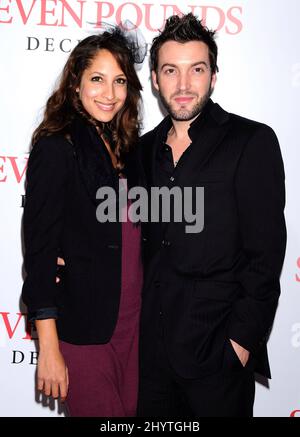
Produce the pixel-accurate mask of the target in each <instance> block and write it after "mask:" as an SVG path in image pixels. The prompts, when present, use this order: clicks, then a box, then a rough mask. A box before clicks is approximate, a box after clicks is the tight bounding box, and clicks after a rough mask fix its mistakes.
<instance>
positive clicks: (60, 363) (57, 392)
mask: <svg viewBox="0 0 300 437" xmlns="http://www.w3.org/2000/svg"><path fill="white" fill-rule="evenodd" d="M68 386H69V376H68V369H67V366H66V364H65V360H64V358H63V356H62V354H61V352H60V351H59V349H58V348H56V349H54V350H49V349H47V350H45V351H43V350H40V353H39V359H38V374H37V388H38V390H40V391H43V392H44V394H45V395H46V396H52V397H53V398H55V399H57V398H58V397H60V399H61V401H62V402H64V401H65V400H66V397H67V393H68Z"/></svg>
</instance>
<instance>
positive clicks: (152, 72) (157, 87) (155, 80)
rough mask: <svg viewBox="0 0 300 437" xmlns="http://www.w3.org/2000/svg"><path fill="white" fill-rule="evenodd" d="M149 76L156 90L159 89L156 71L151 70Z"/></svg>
mask: <svg viewBox="0 0 300 437" xmlns="http://www.w3.org/2000/svg"><path fill="white" fill-rule="evenodd" d="M151 77H152V83H153V86H154V88H155V89H156V90H157V91H159V85H158V82H157V74H156V71H154V70H152V71H151Z"/></svg>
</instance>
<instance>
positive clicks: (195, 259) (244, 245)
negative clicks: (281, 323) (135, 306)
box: [141, 101, 286, 378]
mask: <svg viewBox="0 0 300 437" xmlns="http://www.w3.org/2000/svg"><path fill="white" fill-rule="evenodd" d="M170 126H171V120H170V117H166V118H165V119H164V120H163V121H162V122H161V124H160V125H158V126H157V127H156V128H155V129H154V130H152V131H151V132H149V133H147V134H145V135H144V136H143V137H142V140H141V159H142V162H143V166H144V169H145V174H146V181H147V184H148V186H153V185H156V183H157V177H156V171H157V170H156V169H157V167H156V158H155V157H156V153H157V148H158V147H160V146H161V142H162V141H163V140H164V139H165V135H166V132H167V131H168V129H169V128H170ZM189 134H190V137H191V138H192V140H193V143H192V145H191V146H190V147H191V150H189V153H188V155H187V156H186V158H185V160H184V163H183V165H182V167H181V168H180V161H179V164H178V173H176V170H175V173H174V176H175V178H174V180H173V181H172V182H171V181H170V185H169V186H170V187H171V186H174V185H176V186H179V187H181V188H183V187H187V186H193V187H195V186H200V187H204V229H203V231H202V232H200V233H197V234H193V233H186V232H185V226H186V225H187V224H188V223H186V222H185V221H183V222H182V223H174V222H171V223H169V224H163V225H162V224H151V223H150V224H149V225H145V226H144V243H145V244H144V246H145V259H146V277H145V286H144V294H143V309H142V318H141V363H142V366H145V369H146V368H148V369H149V370H151V362H152V360H153V359H155V353H154V350H152V348H151V344H152V343H153V338H155V336H154V335H153V332H154V330H155V329H157V330H159V329H160V328H159V327H160V326H161V324H163V329H164V335H165V339H166V347H167V350H168V353H169V356H170V359H171V362H172V365H173V366H174V368H175V370H176V371H177V372H178V373H179V374H180V375H182V376H184V377H187V378H190V377H192V378H193V377H199V376H201V375H205V374H209V373H213V372H215V371H217V370H218V369H220V368H221V367H222V365H223V357H224V352H225V349H226V348H227V347H231V346H230V343H229V342H228V340H229V338H231V339H233V340H235V341H236V342H237V343H239V344H240V345H241V346H243V347H245V348H246V349H248V350H249V351H250V356H251V359H250V361H249V364H248V366H252V368H253V369H254V370H256V371H258V372H260V373H261V374H263V375H266V376H268V377H270V370H269V364H268V358H267V350H266V342H267V338H268V334H269V332H270V329H271V326H272V323H273V319H274V315H275V311H276V307H277V302H278V297H279V294H280V284H279V277H280V272H281V268H282V264H283V260H284V254H285V246H286V228H285V221H284V214H283V210H284V205H285V189H284V169H283V163H282V158H281V153H280V148H279V144H278V141H277V138H276V136H275V134H274V132H273V130H272V129H271V128H270V127H268V126H266V125H264V124H261V123H257V122H254V121H251V120H247V119H245V118H242V117H239V116H237V115H234V114H229V113H227V112H226V111H224V110H223V109H222V108H221V107H220V106H219V105H218V104H214V103H213V102H212V101H209V102H208V104H207V105H206V107H205V109H204V111H203V113H202V114H201V116H200V117H198V118H197V119H196V120H195V121H194V122H193V123H192V125H191V127H190V131H189ZM177 174H178V176H176V175H177ZM194 200H195V199H194ZM235 364H236V363H235Z"/></svg>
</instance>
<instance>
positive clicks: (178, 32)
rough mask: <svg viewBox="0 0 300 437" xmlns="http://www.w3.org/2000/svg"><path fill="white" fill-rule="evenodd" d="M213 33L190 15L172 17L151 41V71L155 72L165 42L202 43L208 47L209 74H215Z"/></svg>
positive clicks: (215, 62)
mask: <svg viewBox="0 0 300 437" xmlns="http://www.w3.org/2000/svg"><path fill="white" fill-rule="evenodd" d="M215 33H216V32H215V31H212V30H209V29H208V28H207V27H206V26H203V25H202V22H201V20H199V19H198V18H197V17H196V16H195V15H193V14H192V13H189V14H185V15H182V16H178V15H172V16H171V17H169V18H168V19H167V21H166V24H165V27H164V30H163V31H162V32H161V33H160V34H159V35H158V36H157V37H155V38H154V39H153V42H152V47H151V49H150V63H151V70H154V71H157V67H158V52H159V49H160V48H161V46H162V45H163V44H164V43H165V42H167V41H176V42H179V43H186V42H189V41H202V42H204V43H205V44H206V45H207V46H208V50H209V61H210V68H211V72H212V73H216V72H217V71H219V69H218V66H217V58H218V47H217V44H216V42H215Z"/></svg>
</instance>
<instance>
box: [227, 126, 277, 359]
mask: <svg viewBox="0 0 300 437" xmlns="http://www.w3.org/2000/svg"><path fill="white" fill-rule="evenodd" d="M235 187H236V198H237V205H238V214H239V227H240V235H241V238H242V242H243V253H244V267H243V268H242V269H241V271H240V273H239V277H238V279H239V281H240V283H241V285H242V286H243V288H244V298H242V299H239V300H238V301H237V302H236V304H235V305H234V307H233V311H232V314H231V318H230V324H229V338H230V339H232V340H233V341H235V342H236V343H238V345H240V346H242V347H243V348H245V349H246V350H247V351H250V353H251V352H253V353H254V352H255V351H257V350H258V349H259V347H260V346H261V345H262V344H264V343H265V342H266V340H267V337H268V334H269V331H270V328H271V326H272V323H273V320H274V316H275V312H276V308H277V303H278V298H279V295H280V283H279V278H280V272H281V269H282V265H283V260H284V254H285V247H286V227H285V221H284V214H283V211H284V205H285V188H284V168H283V162H282V157H281V153H280V148H279V144H278V140H277V138H276V135H275V134H274V132H273V130H272V129H271V128H269V127H268V126H265V125H261V126H260V127H259V128H258V129H257V131H256V132H255V134H254V135H253V136H252V138H251V139H250V140H249V142H248V144H247V145H246V146H245V149H244V152H243V154H242V156H241V158H240V162H239V166H238V170H237V174H236V179H235Z"/></svg>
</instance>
